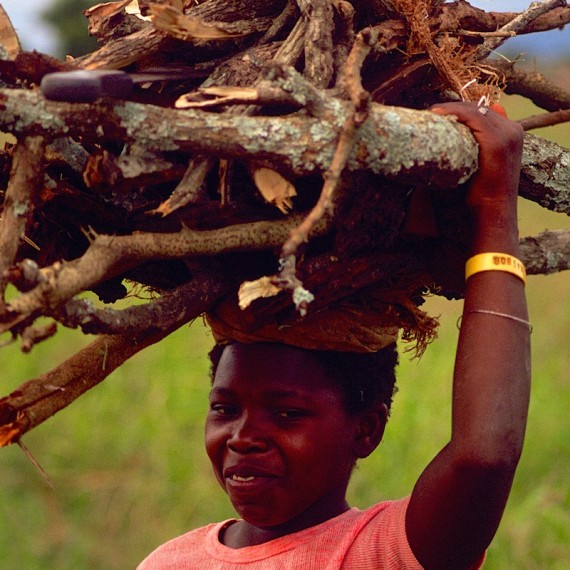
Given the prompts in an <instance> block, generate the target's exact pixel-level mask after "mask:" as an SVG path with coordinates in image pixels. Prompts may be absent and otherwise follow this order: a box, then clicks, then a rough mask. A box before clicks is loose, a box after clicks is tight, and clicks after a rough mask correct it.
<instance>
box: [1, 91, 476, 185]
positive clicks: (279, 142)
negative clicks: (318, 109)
mask: <svg viewBox="0 0 570 570" xmlns="http://www.w3.org/2000/svg"><path fill="white" fill-rule="evenodd" d="M331 108H333V109H334V113H331V114H330V115H329V117H328V120H326V119H323V118H319V119H316V118H312V117H307V116H305V115H303V114H295V115H288V116H285V117H244V116H232V115H231V114H229V113H226V114H210V113H207V112H204V111H199V110H185V111H178V110H173V109H163V108H159V107H154V106H151V105H141V104H138V103H132V102H116V103H115V104H112V103H111V102H107V103H100V104H99V105H83V104H75V105H74V104H66V103H53V102H48V101H45V100H44V99H43V98H42V97H41V96H40V95H39V94H37V93H33V92H29V91H19V90H0V129H2V130H4V131H10V132H12V133H14V134H16V135H25V134H43V135H46V136H47V137H58V136H61V135H62V134H67V135H69V136H73V137H82V138H83V139H84V140H91V141H96V142H101V141H113V140H114V141H116V140H122V141H125V142H126V143H129V142H131V143H133V142H135V141H136V142H137V143H138V144H139V145H140V146H142V147H146V148H147V149H149V150H155V151H165V152H167V151H185V152H189V153H204V154H213V155H216V156H218V157H223V158H242V159H244V158H252V157H255V159H256V160H257V161H266V162H269V163H271V164H273V165H281V167H282V168H284V169H286V170H288V171H290V172H292V173H294V174H295V175H299V176H300V175H306V174H311V173H313V172H315V171H317V172H319V171H320V172H325V171H326V170H327V169H328V168H329V167H330V164H331V161H332V158H333V155H334V151H335V148H336V144H337V140H338V137H339V134H340V131H341V129H342V126H343V125H344V123H345V122H346V119H347V118H348V114H349V113H350V104H349V103H348V102H342V101H333V104H331ZM476 165H477V151H476V145H475V142H474V139H473V137H472V136H471V134H470V133H469V131H468V130H467V129H466V128H465V127H463V126H462V125H459V124H457V123H456V122H454V121H452V120H450V119H448V118H445V117H441V116H438V115H435V114H433V113H428V112H422V111H415V110H412V109H404V108H394V107H384V106H381V105H372V106H371V110H370V117H369V119H368V121H366V123H364V124H363V125H362V127H361V128H360V130H359V136H358V138H357V140H356V144H355V149H354V151H353V153H352V155H351V158H350V159H349V161H348V163H347V169H348V170H349V171H357V170H369V171H372V172H375V173H378V174H384V175H387V176H394V177H398V178H399V179H400V180H401V181H403V182H404V181H405V180H406V179H407V180H409V181H411V182H414V183H424V184H426V183H428V184H431V185H435V186H439V187H443V188H448V187H453V186H456V185H457V184H458V183H461V182H463V181H465V180H466V179H467V178H468V177H469V176H470V175H471V174H472V173H473V171H474V170H475V168H476Z"/></svg>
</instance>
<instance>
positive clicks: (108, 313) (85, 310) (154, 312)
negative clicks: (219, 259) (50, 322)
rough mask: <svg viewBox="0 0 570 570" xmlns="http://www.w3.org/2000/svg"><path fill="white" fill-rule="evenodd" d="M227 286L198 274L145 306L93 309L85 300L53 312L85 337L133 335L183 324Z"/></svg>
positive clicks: (210, 304)
mask: <svg viewBox="0 0 570 570" xmlns="http://www.w3.org/2000/svg"><path fill="white" fill-rule="evenodd" d="M228 290H229V285H228V284H226V283H225V282H224V281H223V279H221V277H220V276H219V275H217V276H214V275H210V274H202V275H200V276H198V277H195V278H194V279H192V280H191V281H190V282H188V283H185V284H184V285H181V286H180V287H178V288H176V289H175V290H174V291H170V292H168V293H165V294H164V295H163V296H162V297H160V298H158V299H156V300H154V301H151V302H149V303H147V304H145V305H136V306H134V307H128V308H126V309H123V310H115V309H96V308H95V307H94V306H93V304H92V303H91V302H90V301H88V300H86V299H77V300H71V301H69V302H68V303H66V304H65V306H64V307H62V308H61V309H59V310H57V311H56V314H55V316H56V318H57V320H58V321H59V322H60V323H62V324H64V325H65V326H67V327H70V328H77V327H79V328H81V330H82V331H83V332H84V333H85V334H113V335H131V336H137V335H140V334H141V333H144V334H150V333H152V332H155V331H159V330H163V329H168V330H170V329H172V327H174V326H175V325H176V324H177V323H181V324H184V323H186V322H188V321H191V320H192V319H195V318H196V317H197V316H198V315H200V314H202V313H203V312H205V311H206V310H207V309H209V308H210V307H211V306H212V304H213V303H214V302H215V301H216V300H217V299H218V298H220V297H221V296H222V295H223V294H225V293H226V292H228Z"/></svg>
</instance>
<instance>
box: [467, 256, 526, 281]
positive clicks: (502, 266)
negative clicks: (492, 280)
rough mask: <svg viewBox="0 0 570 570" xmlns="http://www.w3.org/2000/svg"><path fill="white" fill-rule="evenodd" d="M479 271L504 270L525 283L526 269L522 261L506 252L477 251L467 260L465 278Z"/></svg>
mask: <svg viewBox="0 0 570 570" xmlns="http://www.w3.org/2000/svg"><path fill="white" fill-rule="evenodd" d="M481 271H506V272H507V273H512V274H513V275H516V276H517V277H518V278H519V279H521V281H522V282H523V283H526V269H525V267H524V264H523V262H522V261H521V260H520V259H517V258H516V257H514V256H512V255H509V254H507V253H479V254H477V255H474V256H473V257H471V258H469V259H468V260H467V263H466V264H465V279H466V280H467V279H469V277H471V276H472V275H474V274H475V273H480V272H481Z"/></svg>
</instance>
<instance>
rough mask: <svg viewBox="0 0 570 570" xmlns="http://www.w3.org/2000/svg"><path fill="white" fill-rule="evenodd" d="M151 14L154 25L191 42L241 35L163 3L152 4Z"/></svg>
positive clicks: (175, 36) (173, 35)
mask: <svg viewBox="0 0 570 570" xmlns="http://www.w3.org/2000/svg"><path fill="white" fill-rule="evenodd" d="M149 8H150V15H151V19H152V23H153V25H154V27H155V28H156V29H157V30H159V31H160V32H164V33H166V34H168V35H169V36H172V37H173V38H176V39H179V40H183V41H185V42H189V41H192V40H225V39H230V38H235V37H239V36H240V35H241V34H230V33H229V32H226V31H225V30H223V29H222V28H221V27H219V24H218V25H216V26H215V25H213V24H207V23H206V22H204V21H202V20H200V19H199V18H193V17H191V16H187V15H186V14H184V13H183V12H182V10H180V9H178V8H176V7H174V6H168V5H163V4H150V6H149Z"/></svg>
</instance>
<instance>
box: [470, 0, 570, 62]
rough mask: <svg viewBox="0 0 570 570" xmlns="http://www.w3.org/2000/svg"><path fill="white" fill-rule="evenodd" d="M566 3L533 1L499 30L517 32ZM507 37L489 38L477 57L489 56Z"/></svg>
mask: <svg viewBox="0 0 570 570" xmlns="http://www.w3.org/2000/svg"><path fill="white" fill-rule="evenodd" d="M565 4H566V2H565V0H545V1H544V2H533V3H532V4H531V5H530V6H529V8H528V9H527V10H525V11H524V12H522V13H521V14H519V15H518V16H517V17H516V18H513V19H512V20H511V21H510V22H509V23H508V24H506V25H504V26H503V27H502V28H501V29H500V30H498V31H499V32H515V33H517V32H518V31H520V30H524V29H525V28H526V27H528V25H529V24H530V23H532V22H533V21H534V20H536V19H537V18H538V17H539V16H541V15H542V14H546V13H547V12H550V10H553V9H554V8H556V7H557V6H563V5H565ZM507 38H508V36H499V37H492V38H488V39H487V40H485V42H484V43H483V45H482V46H481V47H480V48H479V50H478V52H477V58H478V59H483V58H485V57H487V56H488V55H489V54H490V53H491V52H493V51H494V50H496V49H497V48H498V47H499V46H500V45H502V44H503V43H504V42H505V41H506V40H507Z"/></svg>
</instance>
